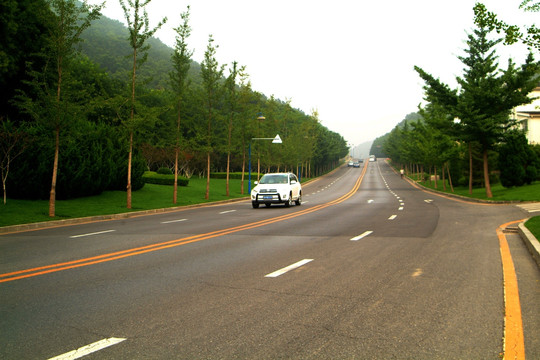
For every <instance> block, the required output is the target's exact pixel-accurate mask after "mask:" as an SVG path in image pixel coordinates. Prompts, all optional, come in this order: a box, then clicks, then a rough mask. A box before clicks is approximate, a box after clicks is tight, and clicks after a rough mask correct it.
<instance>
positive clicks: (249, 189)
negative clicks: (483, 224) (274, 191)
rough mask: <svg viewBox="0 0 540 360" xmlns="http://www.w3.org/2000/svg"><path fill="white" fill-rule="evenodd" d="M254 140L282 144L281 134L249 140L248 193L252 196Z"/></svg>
mask: <svg viewBox="0 0 540 360" xmlns="http://www.w3.org/2000/svg"><path fill="white" fill-rule="evenodd" d="M254 140H272V144H281V143H282V141H281V138H280V137H279V134H278V135H276V137H273V138H251V140H250V141H249V148H248V157H249V160H248V164H249V165H248V194H249V195H250V196H251V142H252V141H254Z"/></svg>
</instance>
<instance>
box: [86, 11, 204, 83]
mask: <svg viewBox="0 0 540 360" xmlns="http://www.w3.org/2000/svg"><path fill="white" fill-rule="evenodd" d="M128 38H129V32H128V29H127V28H126V27H125V26H124V24H122V23H121V22H120V21H118V20H112V19H110V18H108V17H106V16H101V17H100V18H99V19H98V20H96V21H94V22H93V23H92V26H90V27H89V28H88V29H86V30H85V31H84V32H83V34H82V39H83V40H84V41H83V42H82V45H81V50H82V52H83V53H84V54H86V55H87V56H88V57H89V58H90V59H91V60H92V61H93V62H95V63H97V64H99V65H100V66H101V67H102V68H103V69H104V70H105V71H106V72H108V73H109V74H110V75H111V76H112V77H113V78H115V79H119V80H122V81H127V80H128V79H129V78H130V76H131V75H130V71H131V67H132V60H131V57H130V55H131V54H132V53H133V49H132V48H131V46H130V44H129V40H128ZM148 44H149V45H150V50H149V52H148V59H147V61H146V63H145V64H144V65H143V66H141V68H140V75H141V77H142V78H143V79H144V80H149V83H148V86H149V87H151V88H164V87H166V86H167V82H168V81H169V72H170V71H171V70H172V62H171V55H172V53H173V49H172V48H170V47H169V46H167V45H165V44H164V43H162V42H161V41H160V40H159V39H157V38H151V39H150V40H148ZM200 71H201V70H200V65H199V64H198V63H196V62H193V63H192V64H191V67H190V70H189V72H190V75H191V78H192V81H193V83H194V84H200V75H199V74H200Z"/></svg>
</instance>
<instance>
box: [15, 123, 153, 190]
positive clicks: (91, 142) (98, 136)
mask: <svg viewBox="0 0 540 360" xmlns="http://www.w3.org/2000/svg"><path fill="white" fill-rule="evenodd" d="M29 133H30V135H33V136H32V137H33V138H34V139H35V141H33V142H32V143H30V145H29V147H28V148H27V149H26V150H25V152H24V153H23V154H22V155H21V156H19V157H18V158H17V159H16V160H15V161H14V162H13V163H12V164H11V167H10V172H9V176H8V181H7V193H8V196H9V197H10V198H19V199H48V198H49V192H50V190H51V179H52V168H53V160H54V138H53V136H52V135H53V132H52V131H50V129H46V128H39V127H37V126H36V127H34V128H31V129H29ZM122 138H123V137H122V134H120V133H118V132H117V131H115V129H113V128H111V127H109V126H106V125H96V124H92V123H89V122H80V123H78V124H77V126H76V127H75V126H74V127H73V129H72V130H71V131H70V132H69V133H68V132H62V133H61V136H60V156H59V163H58V176H57V184H56V198H57V199H72V198H77V197H83V196H92V195H98V194H101V193H102V192H103V191H104V190H126V185H127V167H128V166H127V162H128V154H127V151H126V148H127V146H126V144H125V141H122V140H120V139H122ZM145 168H146V162H145V160H144V158H143V157H142V156H141V155H140V154H137V153H135V154H134V156H133V162H132V170H131V179H132V180H131V183H132V184H131V185H132V190H133V191H135V190H138V189H140V188H142V187H143V186H144V182H143V181H142V174H143V173H144V170H145Z"/></svg>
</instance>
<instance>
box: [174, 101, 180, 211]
mask: <svg viewBox="0 0 540 360" xmlns="http://www.w3.org/2000/svg"><path fill="white" fill-rule="evenodd" d="M180 102H181V100H178V117H177V120H176V149H175V155H174V189H173V204H176V202H177V197H178V154H179V152H180V106H181V104H180Z"/></svg>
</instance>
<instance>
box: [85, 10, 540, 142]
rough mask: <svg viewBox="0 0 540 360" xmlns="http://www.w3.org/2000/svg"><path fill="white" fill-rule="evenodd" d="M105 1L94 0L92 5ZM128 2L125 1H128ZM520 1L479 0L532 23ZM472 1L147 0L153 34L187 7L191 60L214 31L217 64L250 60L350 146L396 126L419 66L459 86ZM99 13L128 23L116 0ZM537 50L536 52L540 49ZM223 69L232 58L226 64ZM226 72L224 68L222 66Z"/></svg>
mask: <svg viewBox="0 0 540 360" xmlns="http://www.w3.org/2000/svg"><path fill="white" fill-rule="evenodd" d="M100 2H102V1H99V0H90V1H89V3H91V4H96V3H100ZM126 2H127V0H126ZM520 2H521V0H484V1H483V3H484V4H485V5H486V6H487V7H488V9H489V10H490V11H493V12H495V13H497V14H498V15H499V17H500V18H501V19H503V20H505V21H506V22H508V23H512V24H523V25H530V24H533V23H534V19H535V18H537V17H538V15H539V14H538V13H525V12H523V11H522V10H520V9H519V4H520ZM474 4H475V1H474V0H453V1H448V0H445V1H442V0H408V1H404V0H387V1H377V0H371V1H355V0H334V1H328V0H325V1H319V0H273V1H264V2H263V1H257V0H226V1H224V0H197V1H189V0H152V1H151V2H150V4H149V5H148V6H147V11H148V14H149V17H150V22H151V24H156V23H157V22H158V21H159V20H160V19H162V18H163V17H165V16H167V17H168V22H167V24H166V25H165V26H164V27H162V28H161V29H160V30H159V31H158V32H157V33H156V36H157V37H158V38H160V39H161V40H162V41H163V42H164V43H165V44H167V45H169V46H171V47H172V46H173V44H174V39H175V35H176V33H175V32H174V30H173V28H174V27H177V26H178V25H179V24H180V23H181V18H180V13H182V12H184V11H186V8H187V6H188V5H190V7H191V11H190V12H191V16H190V25H191V27H192V35H191V36H190V38H189V39H188V43H189V47H190V48H191V49H193V50H194V52H195V53H194V56H193V59H194V60H195V61H197V62H201V61H202V59H203V57H204V51H205V50H206V46H207V44H208V36H209V35H210V34H212V36H213V38H214V40H215V42H214V44H216V45H218V46H219V48H218V49H217V55H216V58H217V60H218V61H219V63H220V64H227V65H230V64H231V63H232V62H233V61H237V62H238V63H239V64H240V65H245V66H246V67H247V72H248V74H249V75H250V80H251V83H252V87H253V89H254V90H256V91H259V92H261V93H264V94H265V95H267V96H270V95H274V96H275V97H276V98H279V99H281V100H287V99H290V100H291V105H292V106H293V107H295V108H298V109H301V110H303V111H304V112H305V113H307V114H311V113H312V111H313V110H314V109H315V110H317V111H318V113H319V119H320V121H321V122H322V124H323V125H324V126H326V127H327V128H329V129H330V130H332V131H335V132H338V133H340V134H341V135H343V137H344V138H345V140H347V141H348V142H349V143H350V144H351V145H357V144H360V143H362V142H365V141H369V140H373V139H375V138H376V137H378V136H381V135H384V134H385V133H387V132H389V131H390V130H392V128H393V127H394V126H395V125H396V124H397V123H398V122H400V121H401V120H403V118H404V117H405V115H407V114H408V113H411V112H414V111H416V110H417V106H418V104H419V103H420V102H422V99H423V90H422V86H423V82H422V81H421V79H420V78H419V76H418V75H417V73H416V72H415V71H414V69H413V67H414V66H415V65H418V66H420V67H421V68H423V69H424V70H426V71H427V72H428V73H431V74H432V75H434V76H435V77H436V78H440V79H441V80H442V81H444V82H446V83H448V84H450V85H451V86H452V87H455V78H456V76H461V75H462V74H463V64H462V63H461V62H460V61H459V59H457V56H461V55H464V51H463V50H464V49H465V48H467V44H466V43H465V41H466V40H467V33H470V32H471V31H472V29H473V10H472V8H473V6H474ZM103 14H104V15H105V16H107V17H110V18H113V19H116V20H120V21H122V22H124V23H125V19H124V17H123V12H122V9H121V7H120V5H119V2H118V0H107V3H106V8H105V10H104V11H103ZM498 54H499V55H500V60H499V63H500V64H501V67H503V68H504V67H506V64H507V58H508V56H511V57H512V58H513V59H514V60H515V61H516V62H517V63H518V64H521V63H523V61H524V59H525V56H526V50H525V49H524V47H523V46H512V47H502V46H501V48H500V50H498ZM537 57H538V58H540V57H539V56H537ZM227 68H228V66H227ZM226 74H228V72H227V71H226Z"/></svg>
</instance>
